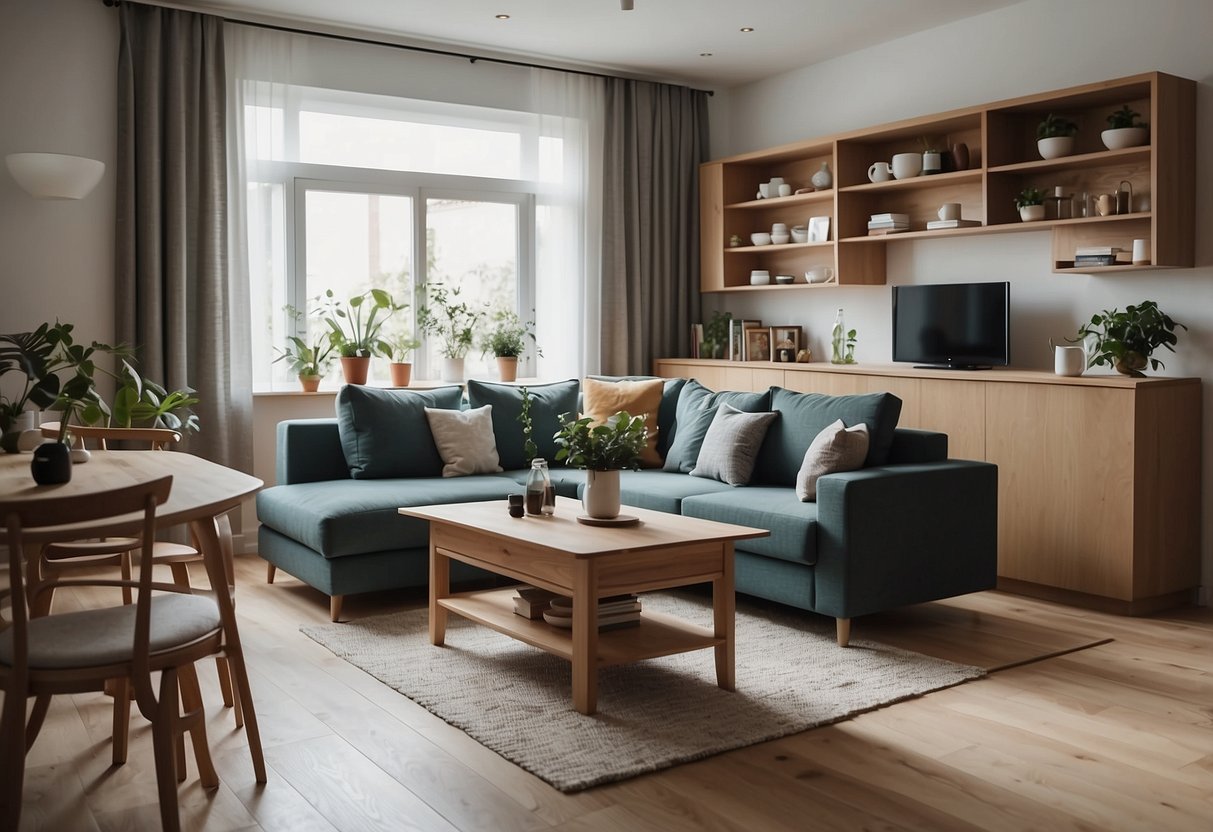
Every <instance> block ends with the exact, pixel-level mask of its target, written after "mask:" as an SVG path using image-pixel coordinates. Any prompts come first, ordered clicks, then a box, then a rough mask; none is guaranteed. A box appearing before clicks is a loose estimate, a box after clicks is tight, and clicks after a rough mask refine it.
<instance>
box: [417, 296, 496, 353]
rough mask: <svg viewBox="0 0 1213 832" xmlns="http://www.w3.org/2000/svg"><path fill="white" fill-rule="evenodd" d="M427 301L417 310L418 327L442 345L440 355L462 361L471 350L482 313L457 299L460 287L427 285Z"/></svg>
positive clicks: (481, 319)
mask: <svg viewBox="0 0 1213 832" xmlns="http://www.w3.org/2000/svg"><path fill="white" fill-rule="evenodd" d="M427 291H428V294H429V300H428V301H427V302H426V303H425V304H424V305H421V306H420V308H418V310H417V326H418V327H420V328H421V331H422V332H425V333H428V334H430V335H434V336H437V337H438V338H439V339H440V340H441V341H442V346H441V347H439V350H438V351H439V352H441V353H442V355H443V356H445V357H446V358H464V357H466V356H467V354H468V350H470V349H471V348H472V343H473V340H474V339H475V337H476V327H477V326H478V325H479V324H480V323H481V321H483V320H484V317H485V312H484V310H483V309H476V308H474V307H472V306H471V305H470V304H469V303H467V301H465V300H463V299H462V298H461V297H460V292H461V289H460V288H459V287H455V288H450V287H447V286H446V285H444V284H442V283H430V284H428V287H427Z"/></svg>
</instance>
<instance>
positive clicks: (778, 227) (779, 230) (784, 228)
mask: <svg viewBox="0 0 1213 832" xmlns="http://www.w3.org/2000/svg"><path fill="white" fill-rule="evenodd" d="M771 233H772V234H787V233H788V224H787V223H786V222H777V223H774V224H772V225H771Z"/></svg>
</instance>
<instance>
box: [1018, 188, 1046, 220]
mask: <svg viewBox="0 0 1213 832" xmlns="http://www.w3.org/2000/svg"><path fill="white" fill-rule="evenodd" d="M1044 202H1045V195H1044V191H1042V190H1041V189H1040V188H1032V187H1029V188H1024V189H1023V190H1022V191H1020V192H1019V193H1018V194H1016V196H1015V207H1016V208H1018V209H1019V218H1020V219H1021V220H1023V221H1024V222H1032V221H1034V220H1043V219H1044V218H1045V205H1044Z"/></svg>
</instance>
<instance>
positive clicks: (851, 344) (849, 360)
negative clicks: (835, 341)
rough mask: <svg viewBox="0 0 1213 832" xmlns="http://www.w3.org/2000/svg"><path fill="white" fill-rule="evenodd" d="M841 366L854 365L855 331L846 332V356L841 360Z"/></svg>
mask: <svg viewBox="0 0 1213 832" xmlns="http://www.w3.org/2000/svg"><path fill="white" fill-rule="evenodd" d="M842 363H843V364H855V363H856V361H855V330H853V329H849V330H847V354H846V357H844V358H843V360H842Z"/></svg>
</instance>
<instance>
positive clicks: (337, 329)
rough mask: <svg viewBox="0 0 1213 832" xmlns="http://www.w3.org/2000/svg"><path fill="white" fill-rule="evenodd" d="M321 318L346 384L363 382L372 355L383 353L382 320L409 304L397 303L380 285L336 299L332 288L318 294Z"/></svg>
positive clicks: (364, 381)
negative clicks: (357, 293) (340, 299)
mask: <svg viewBox="0 0 1213 832" xmlns="http://www.w3.org/2000/svg"><path fill="white" fill-rule="evenodd" d="M317 300H318V301H319V302H320V303H321V305H322V309H323V311H322V312H321V318H322V320H323V321H324V323H325V324H327V325H328V328H329V341H330V342H331V343H332V345H333V349H335V350H336V351H337V353H338V355H340V356H341V372H342V375H343V376H344V377H345V382H346V384H366V377H367V372H368V370H369V369H370V365H371V356H372V355H374V354H375V353H377V352H378V353H380V354H382V353H383V351H384V341H383V339H382V338H380V337H379V330H380V329H382V328H383V324H384V322H385V321H387V319H388V318H390V317H391V316H392V315H394V314H395V313H397V312H399V311H401V310H402V309H407V308H408V304H404V303H396V301H394V300H393V299H392V296H391V295H390V294H389V293H388V292H385V291H384V290H383V289H370V290H368V291H366V292H363V293H362V294H360V295H354V296H353V297H351V298H350V299H349V300H347V301H346V302H345V303H344V304H340V303H338V302H337V301H336V300H335V299H334V296H333V290H332V289H329V290H328V291H326V292H325V293H324V295H323V297H321V298H317Z"/></svg>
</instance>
